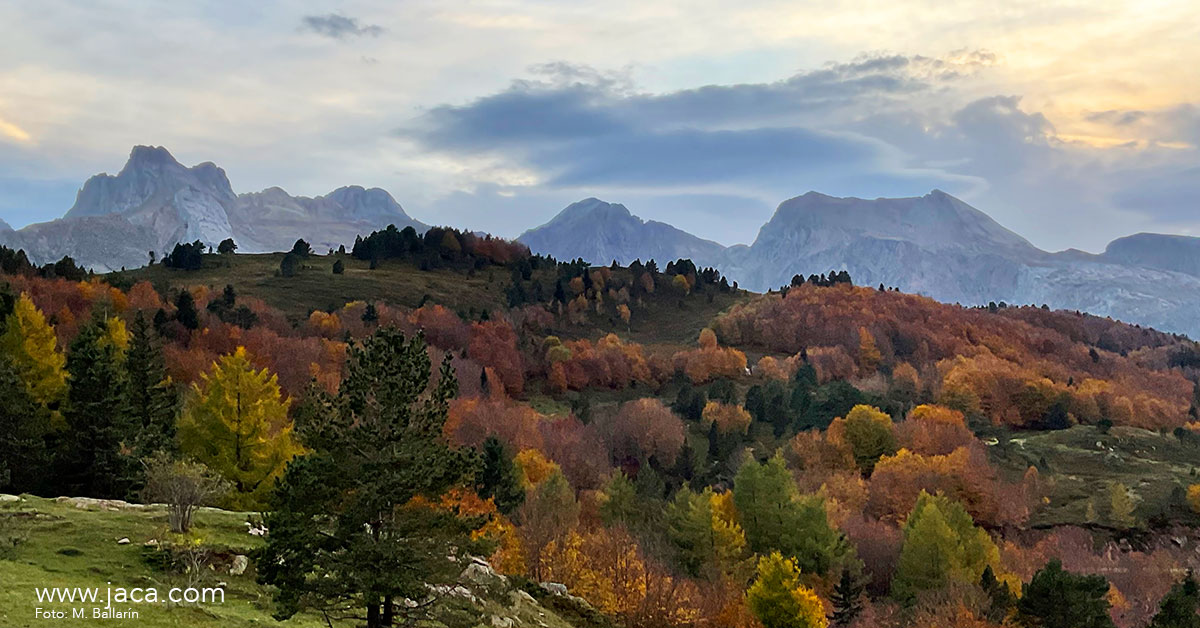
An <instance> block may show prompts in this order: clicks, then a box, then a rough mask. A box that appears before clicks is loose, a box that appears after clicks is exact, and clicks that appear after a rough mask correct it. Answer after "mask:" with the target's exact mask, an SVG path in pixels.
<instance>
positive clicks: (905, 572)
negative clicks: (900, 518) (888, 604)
mask: <svg viewBox="0 0 1200 628" xmlns="http://www.w3.org/2000/svg"><path fill="white" fill-rule="evenodd" d="M999 561H1000V552H999V550H998V549H997V548H996V545H995V543H993V542H992V539H991V537H989V536H988V534H987V532H985V531H984V530H983V529H981V528H978V527H976V526H975V522H974V520H972V519H971V515H970V514H968V513H967V511H966V509H965V508H963V506H962V504H960V503H958V502H956V501H954V500H952V499H950V498H948V497H945V496H942V495H937V496H933V495H930V494H929V493H926V492H925V491H921V494H920V495H919V496H918V497H917V503H916V505H915V506H913V510H912V513H911V514H910V515H909V516H908V520H907V521H906V522H905V524H904V543H903V545H902V546H901V548H900V559H899V562H898V563H897V566H896V575H895V578H894V579H893V580H892V594H893V595H895V596H896V597H897V598H899V599H901V600H906V601H907V600H912V599H913V598H914V597H915V596H916V594H918V593H920V592H922V591H929V590H932V589H940V588H942V587H944V586H946V585H947V584H949V583H951V582H961V583H976V582H979V579H980V577H981V576H982V575H983V570H984V569H985V568H986V567H987V566H988V565H996V564H999Z"/></svg>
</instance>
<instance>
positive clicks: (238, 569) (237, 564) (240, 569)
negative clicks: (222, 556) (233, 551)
mask: <svg viewBox="0 0 1200 628" xmlns="http://www.w3.org/2000/svg"><path fill="white" fill-rule="evenodd" d="M249 566H250V559H249V558H247V557H246V556H244V555H242V554H238V555H236V556H234V557H233V565H232V566H230V567H229V575H231V576H240V575H242V574H244V573H246V568H247V567H249Z"/></svg>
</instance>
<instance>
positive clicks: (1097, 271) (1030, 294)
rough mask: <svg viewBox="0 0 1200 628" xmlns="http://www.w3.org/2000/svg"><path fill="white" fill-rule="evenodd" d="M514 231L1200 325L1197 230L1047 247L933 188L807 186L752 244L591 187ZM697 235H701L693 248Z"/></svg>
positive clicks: (771, 279)
mask: <svg viewBox="0 0 1200 628" xmlns="http://www.w3.org/2000/svg"><path fill="white" fill-rule="evenodd" d="M617 208H619V209H617ZM649 225H656V227H654V228H651V227H649ZM614 234H618V235H620V236H622V237H614ZM520 239H521V241H523V242H525V243H526V244H528V245H529V246H530V248H531V249H532V250H534V251H535V252H544V253H549V254H553V255H554V256H555V257H558V258H560V259H569V258H574V257H583V258H584V259H587V260H589V261H591V262H592V263H595V264H605V263H608V262H609V261H611V260H612V259H616V260H617V261H618V262H621V263H626V262H628V261H629V260H632V259H634V258H638V257H640V258H641V259H643V260H645V259H650V258H654V259H656V260H658V261H659V262H660V263H662V262H664V261H667V260H672V259H676V258H679V257H691V258H692V259H693V261H695V262H696V263H697V264H699V265H702V266H714V267H716V268H718V269H719V270H721V272H722V273H724V274H725V275H726V276H728V277H729V278H730V279H732V280H736V281H738V282H739V285H740V286H741V287H743V288H747V289H750V290H755V291H766V290H769V289H772V288H778V287H780V286H783V285H786V284H788V283H789V282H790V281H791V278H792V276H793V275H797V274H798V275H802V276H805V277H807V276H808V275H810V274H814V273H825V272H828V271H830V270H846V271H848V272H849V273H850V274H851V275H852V276H853V278H854V280H855V282H856V283H858V284H860V285H877V284H880V283H882V284H885V285H887V286H896V287H899V288H900V289H901V290H904V291H907V292H915V293H920V294H925V295H927V296H931V297H933V298H935V299H938V300H940V301H944V302H949V303H955V302H957V303H962V304H964V305H982V304H986V303H988V302H991V301H995V302H1000V301H1006V302H1009V303H1013V304H1029V303H1036V304H1043V303H1045V304H1047V305H1049V306H1051V307H1054V308H1058V309H1072V310H1081V311H1087V312H1090V313H1093V314H1098V315H1100V316H1111V317H1113V318H1118V319H1121V320H1124V321H1127V322H1133V323H1140V324H1143V325H1150V326H1153V327H1155V328H1158V329H1161V330H1165V331H1174V332H1184V333H1188V334H1189V335H1192V336H1193V337H1200V315H1198V314H1197V312H1200V238H1190V237H1186V236H1164V235H1157V234H1138V235H1135V236H1129V237H1127V238H1121V239H1119V240H1115V241H1114V242H1113V243H1112V244H1110V245H1109V247H1108V250H1106V251H1105V252H1104V253H1103V254H1100V255H1092V254H1088V253H1083V252H1080V251H1064V252H1061V253H1050V252H1047V251H1043V250H1041V249H1039V248H1037V247H1035V246H1033V245H1032V244H1030V243H1029V242H1028V241H1027V240H1025V239H1024V238H1022V237H1021V236H1019V235H1017V234H1016V233H1013V232H1012V231H1010V230H1008V229H1006V228H1004V227H1003V226H1001V225H1000V224H999V223H997V222H996V221H995V220H993V219H992V218H991V217H990V216H988V215H987V214H986V213H984V212H982V211H979V210H978V209H975V208H974V207H971V206H970V205H968V204H967V203H964V202H963V201H961V200H959V199H957V198H955V197H953V196H951V195H949V194H946V193H945V192H942V191H940V190H933V191H932V192H930V193H929V194H926V195H925V196H919V197H911V198H878V199H860V198H853V197H849V198H838V197H833V196H827V195H825V194H820V193H817V192H809V193H807V194H804V195H802V196H798V197H796V198H792V199H789V200H786V201H784V202H783V203H780V205H779V207H778V208H777V209H776V211H775V214H774V215H773V216H772V217H771V219H770V220H769V221H768V222H767V223H766V224H764V225H763V226H762V228H761V229H760V230H759V233H758V237H757V238H755V240H754V242H753V243H752V244H750V245H736V246H731V247H727V248H726V247H722V246H720V245H718V244H716V243H714V242H709V241H707V240H700V239H699V238H696V237H695V236H692V235H691V234H688V233H686V232H683V231H681V230H679V229H676V228H674V227H671V226H670V225H664V224H662V223H653V222H644V221H642V220H641V219H640V218H638V217H637V216H633V215H631V214H629V212H628V210H627V209H625V207H623V206H621V205H612V204H609V203H604V202H603V201H599V200H597V199H587V200H585V201H580V202H579V203H575V204H573V205H571V206H570V207H568V208H567V209H564V210H563V211H562V212H561V213H560V214H559V215H558V216H556V217H555V218H554V219H552V220H551V221H550V222H548V223H546V224H545V225H543V226H541V227H538V228H536V229H531V230H529V231H527V232H526V233H525V234H524V235H522V236H521V238H520ZM696 241H699V242H702V243H705V244H706V245H705V246H703V247H700V248H689V245H692V244H694V243H695V242H696ZM689 252H690V254H689Z"/></svg>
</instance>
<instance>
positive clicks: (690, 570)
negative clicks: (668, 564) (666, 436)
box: [667, 486, 746, 581]
mask: <svg viewBox="0 0 1200 628" xmlns="http://www.w3.org/2000/svg"><path fill="white" fill-rule="evenodd" d="M712 502H713V492H712V489H711V488H706V489H705V490H704V491H703V492H701V493H695V492H693V491H692V490H691V489H689V488H688V487H686V486H685V487H683V488H681V489H679V491H677V492H676V493H675V499H673V500H672V501H671V503H670V505H669V506H668V507H667V538H669V539H670V540H671V542H672V544H673V545H674V546H675V551H676V557H677V561H678V563H679V566H680V567H681V568H682V569H683V570H684V572H686V573H687V574H688V575H690V576H692V577H704V578H707V579H709V580H713V581H716V580H718V579H720V578H721V577H724V576H730V575H732V574H733V573H734V572H735V571H738V570H739V567H740V565H741V564H742V561H743V560H744V559H745V554H746V536H745V534H744V533H743V532H742V528H741V526H739V525H738V524H736V523H734V522H730V521H724V520H722V519H721V518H720V517H718V516H717V515H716V513H714V512H713V504H712Z"/></svg>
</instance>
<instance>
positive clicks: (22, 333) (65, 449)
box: [0, 293, 297, 508]
mask: <svg viewBox="0 0 1200 628" xmlns="http://www.w3.org/2000/svg"><path fill="white" fill-rule="evenodd" d="M0 302H2V303H3V304H4V307H5V309H4V311H3V312H0V314H2V317H3V322H2V325H3V333H2V334H0V380H2V381H0V399H2V400H3V401H4V404H3V406H4V408H3V410H0V424H2V427H0V431H3V432H4V434H5V436H4V437H3V438H4V443H3V445H4V446H3V451H4V453H5V455H4V456H3V470H0V489H3V490H7V491H9V492H24V491H28V492H37V493H43V494H65V495H82V496H89V497H99V498H120V499H126V498H130V497H133V496H135V495H137V493H138V492H139V491H140V490H141V489H142V488H143V485H144V482H145V477H146V476H145V472H144V468H143V464H144V463H146V462H147V461H148V460H150V459H151V458H152V457H155V456H168V457H171V456H176V455H182V456H186V457H188V458H190V459H194V460H196V461H199V462H200V463H203V464H205V465H207V467H209V468H210V469H211V470H212V471H213V472H214V473H215V474H217V475H219V476H220V477H221V478H223V479H224V480H226V481H228V483H229V484H230V486H231V488H232V490H231V492H230V493H229V494H228V495H227V496H226V498H225V500H224V503H225V504H226V505H229V506H234V507H239V508H253V507H258V506H261V505H262V504H264V503H265V502H264V496H265V493H266V492H267V491H268V490H269V489H270V488H271V486H272V483H273V481H274V478H275V477H277V476H278V474H279V473H280V472H281V471H282V469H283V466H284V465H285V464H286V463H287V461H288V460H289V459H290V458H291V457H292V456H293V455H294V454H295V453H296V451H297V449H296V447H295V446H294V444H293V442H292V439H291V437H290V427H289V426H290V419H289V417H288V402H287V401H286V399H284V397H283V396H282V394H281V392H280V389H279V385H278V383H277V380H276V378H275V376H274V375H272V374H269V373H268V372H267V371H266V370H264V369H256V368H254V366H253V365H252V364H251V362H250V359H249V357H248V356H247V353H246V350H245V349H244V348H238V349H237V350H236V351H234V352H233V353H232V354H230V355H226V356H223V357H221V358H220V359H219V360H218V361H217V362H215V363H212V364H211V365H210V368H209V369H208V370H207V371H206V372H204V373H203V374H202V375H201V376H200V379H199V381H198V382H196V383H195V384H192V386H191V387H190V388H188V389H186V390H184V389H181V386H179V385H178V383H177V382H175V381H173V380H172V379H171V378H170V376H169V375H168V374H167V368H166V364H165V359H164V352H163V344H162V340H161V338H160V336H159V335H158V333H157V332H156V331H155V329H154V326H153V324H152V323H151V322H150V321H148V320H147V318H146V316H144V314H143V313H142V312H137V313H134V314H132V315H131V316H130V318H129V323H128V325H127V324H126V321H125V319H123V318H121V317H119V316H117V315H116V312H113V315H112V316H105V315H103V314H102V310H95V312H94V315H93V317H92V318H91V319H90V320H89V321H87V322H86V323H84V324H82V325H81V326H80V329H79V331H78V333H77V334H76V335H75V337H74V338H73V339H72V340H71V342H70V343H69V346H68V347H67V349H66V351H65V352H64V351H63V350H62V349H61V347H60V345H59V343H58V338H57V336H56V334H55V332H54V329H53V327H52V326H51V325H50V323H49V322H48V321H47V320H46V317H45V316H44V315H43V314H42V312H41V311H40V310H39V309H38V308H37V306H36V305H35V304H34V303H33V301H32V299H30V297H29V295H28V294H25V293H21V294H20V295H19V296H13V295H12V294H11V293H6V294H5V296H4V298H2V299H0Z"/></svg>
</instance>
